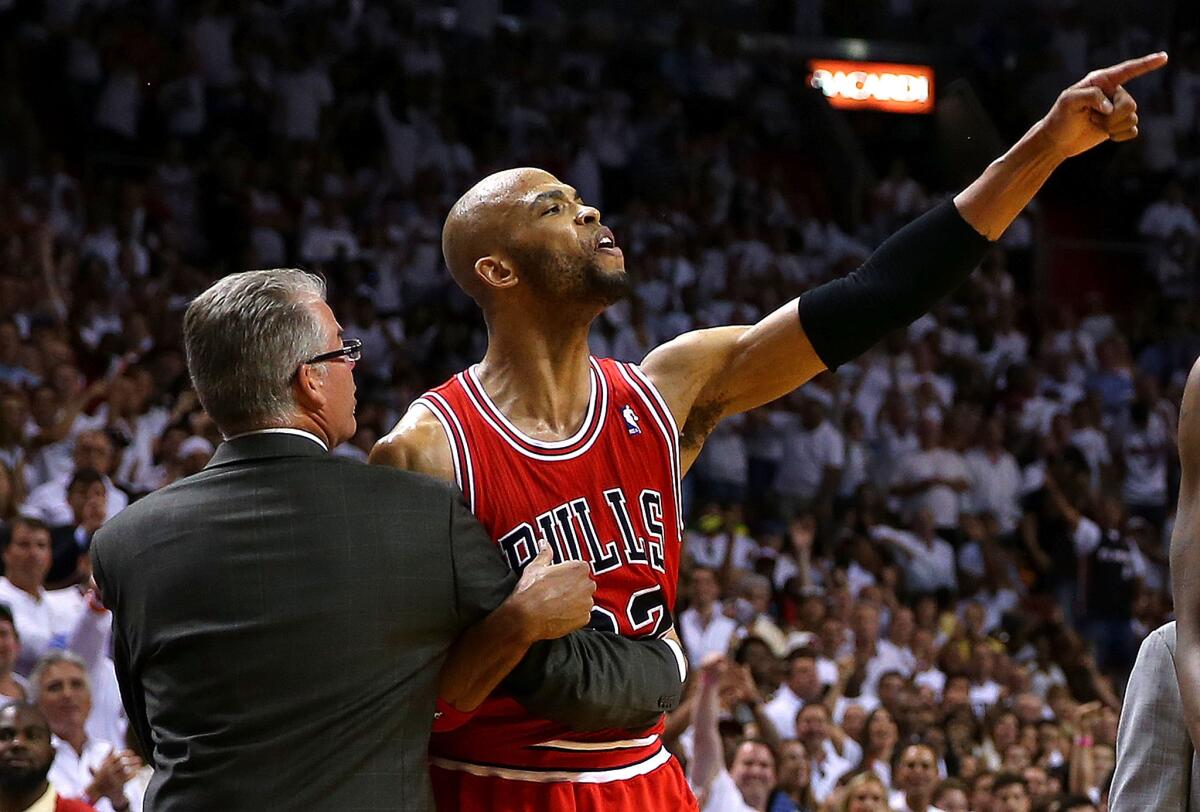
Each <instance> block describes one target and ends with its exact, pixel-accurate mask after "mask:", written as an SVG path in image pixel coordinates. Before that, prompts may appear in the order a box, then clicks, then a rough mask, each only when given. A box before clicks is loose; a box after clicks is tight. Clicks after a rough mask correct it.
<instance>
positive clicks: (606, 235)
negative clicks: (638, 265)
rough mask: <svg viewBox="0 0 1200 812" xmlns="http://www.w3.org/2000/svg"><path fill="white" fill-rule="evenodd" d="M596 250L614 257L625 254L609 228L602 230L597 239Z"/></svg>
mask: <svg viewBox="0 0 1200 812" xmlns="http://www.w3.org/2000/svg"><path fill="white" fill-rule="evenodd" d="M596 251H597V252H599V253H601V254H609V255H610V256H614V257H620V256H624V253H623V252H622V251H621V249H620V248H618V247H617V241H616V240H615V239H613V233H612V232H611V231H609V230H608V229H607V228H603V229H601V230H600V236H599V237H598V238H597V239H596Z"/></svg>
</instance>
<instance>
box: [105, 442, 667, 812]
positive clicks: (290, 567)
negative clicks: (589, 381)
mask: <svg viewBox="0 0 1200 812" xmlns="http://www.w3.org/2000/svg"><path fill="white" fill-rule="evenodd" d="M91 555H92V562H93V567H94V572H95V576H96V581H97V583H98V584H99V586H100V591H101V594H102V595H103V598H104V601H105V603H106V604H107V605H108V606H109V608H111V609H112V611H113V632H114V634H113V639H114V644H113V659H114V662H115V664H116V667H117V677H118V680H119V682H120V686H121V695H122V699H123V700H124V704H125V709H126V712H127V713H128V715H129V720H130V724H131V727H132V729H133V732H134V733H135V734H136V736H137V738H138V740H139V741H140V743H141V744H142V746H143V748H144V750H145V751H146V752H147V754H148V755H149V757H150V758H151V760H152V762H153V765H154V767H155V774H154V777H153V779H152V780H151V782H150V788H149V790H148V791H147V794H146V804H145V808H146V809H147V810H148V812H176V811H177V810H178V811H179V812H183V811H184V810H186V812H205V810H221V812H232V810H256V812H257V810H266V809H270V810H292V809H295V810H305V812H308V810H329V811H330V812H335V811H336V812H354V811H355V810H389V812H391V811H393V810H413V811H414V812H425V811H426V810H431V809H432V808H433V803H432V799H431V793H430V788H429V778H428V774H427V769H426V752H427V744H428V741H429V734H430V728H431V725H432V722H433V707H434V697H435V692H436V683H437V675H438V671H439V669H440V667H441V664H442V662H443V660H444V658H445V655H446V652H447V650H448V648H449V646H450V644H451V643H452V642H453V641H454V639H455V638H456V637H457V636H458V635H459V634H460V633H461V632H462V631H463V630H464V629H465V628H466V627H467V626H468V625H470V624H471V623H473V622H475V621H476V620H477V619H479V618H480V617H482V616H483V615H485V614H486V613H487V612H490V611H491V610H492V609H493V608H495V607H496V606H497V605H499V603H500V602H501V601H502V600H503V599H504V598H505V597H507V595H508V594H509V592H510V591H511V590H512V587H513V584H514V581H515V578H516V576H515V575H514V574H513V573H511V572H509V570H508V565H507V564H506V563H505V562H504V558H503V555H502V554H501V553H500V551H499V550H498V548H497V547H496V546H495V544H493V543H492V541H491V540H490V539H489V538H488V537H487V534H486V533H485V531H484V530H483V528H482V526H480V524H479V523H478V522H477V521H476V520H475V518H474V517H473V516H471V515H470V513H469V512H468V511H467V509H466V507H465V506H464V505H463V504H462V501H461V496H460V495H459V494H458V493H457V491H456V490H455V489H454V488H453V487H452V486H449V485H446V484H444V483H441V482H437V481H435V480H432V479H429V478H427V477H422V476H417V475H415V474H409V473H406V472H402V471H396V470H393V469H390V468H382V467H378V466H369V465H363V464H361V463H357V462H351V461H349V460H346V459H344V458H340V457H334V456H332V455H330V454H326V453H325V452H324V451H323V450H322V449H321V447H320V446H318V445H317V444H316V443H314V442H312V441H310V440H307V439H305V438H303V437H298V436H295V435H289V434H256V435H249V436H246V437H241V438H238V439H235V440H232V441H230V442H227V443H224V444H222V445H221V447H220V448H219V449H218V450H217V453H216V455H215V456H214V457H213V459H212V461H211V462H210V463H209V465H208V467H207V468H206V469H205V470H204V471H202V472H200V473H199V474H197V475H195V476H192V477H188V478H187V479H184V480H182V481H180V482H177V483H175V484H173V485H171V486H169V487H167V488H164V489H163V490H161V491H158V492H156V493H153V494H151V495H149V496H147V497H146V498H145V499H143V500H141V501H139V502H137V503H135V504H133V505H131V506H130V507H129V508H127V509H126V510H124V511H123V512H121V513H120V514H119V515H118V516H116V517H115V518H113V520H112V521H110V522H108V523H107V524H106V525H105V526H104V527H103V528H102V529H101V530H100V531H99V532H98V533H97V534H96V537H95V539H94V541H93V544H92V548H91ZM597 660H600V661H602V662H603V667H599V668H593V667H591V665H592V663H593V662H595V661H597ZM514 674H515V679H513V680H510V682H509V683H508V684H507V685H506V687H508V689H509V691H510V693H512V694H514V695H515V696H516V697H517V698H518V699H520V700H521V701H523V702H525V704H526V705H527V706H529V707H530V708H531V709H532V710H535V711H537V712H539V713H541V715H543V716H548V717H550V718H560V717H563V716H569V715H573V716H574V717H575V718H576V720H577V721H579V720H580V717H582V723H583V725H594V726H597V727H625V726H635V725H638V724H647V723H649V722H650V721H651V720H653V719H656V718H657V716H658V714H659V713H661V710H662V709H670V708H673V707H674V706H675V704H676V703H677V702H678V698H679V697H678V694H679V682H680V675H679V670H678V668H677V665H676V663H675V658H674V656H673V655H672V653H671V651H670V649H669V648H668V647H667V646H666V645H665V644H663V643H661V642H660V641H645V642H641V641H632V640H626V639H624V638H619V637H617V636H616V635H609V634H604V633H601V632H593V631H587V630H585V631H581V632H576V633H575V634H572V635H568V636H567V637H566V638H563V639H562V640H555V641H547V642H545V643H540V644H538V645H537V646H535V647H534V649H533V650H531V652H530V654H529V656H528V657H527V658H526V661H524V662H523V663H522V664H521V666H519V667H518V669H517V670H516V672H514Z"/></svg>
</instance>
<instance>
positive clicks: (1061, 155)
mask: <svg viewBox="0 0 1200 812" xmlns="http://www.w3.org/2000/svg"><path fill="white" fill-rule="evenodd" d="M1018 150H1022V151H1026V152H1028V153H1029V154H1031V155H1034V156H1036V157H1037V159H1038V160H1039V162H1044V161H1052V162H1053V163H1054V165H1055V166H1057V165H1058V164H1061V163H1062V162H1063V161H1065V160H1067V158H1070V157H1071V155H1070V152H1069V151H1068V150H1067V148H1066V145H1065V144H1064V143H1063V141H1062V140H1061V139H1060V138H1058V137H1057V136H1056V133H1055V128H1054V125H1053V124H1052V123H1051V122H1050V121H1049V116H1047V117H1046V118H1043V119H1041V120H1040V121H1038V122H1037V123H1036V124H1034V125H1033V126H1032V127H1030V128H1029V131H1028V132H1026V133H1025V137H1024V138H1022V139H1021V140H1020V141H1018V142H1017V144H1016V146H1014V147H1013V149H1012V150H1010V153H1012V152H1017V151H1018Z"/></svg>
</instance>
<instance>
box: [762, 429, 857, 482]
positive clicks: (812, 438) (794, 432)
mask: <svg viewBox="0 0 1200 812" xmlns="http://www.w3.org/2000/svg"><path fill="white" fill-rule="evenodd" d="M789 422H790V425H789V426H788V427H787V428H786V429H785V430H784V435H783V458H782V459H781V460H780V461H779V469H778V472H777V473H776V475H775V489H776V490H778V491H779V492H780V493H783V494H785V495H787V496H794V497H799V498H801V499H812V498H813V497H815V496H816V495H817V491H818V490H819V489H820V487H821V481H822V479H824V477H825V469H826V468H827V467H831V468H841V467H843V466H844V465H845V463H846V450H845V444H844V443H843V442H842V435H841V434H840V433H839V432H838V430H837V429H835V428H834V427H833V426H832V425H830V424H829V421H828V420H822V421H821V423H820V425H818V426H817V427H816V428H815V429H813V430H812V431H808V430H806V429H805V428H804V426H802V425H801V424H800V421H799V419H798V418H796V419H794V420H792V421H789Z"/></svg>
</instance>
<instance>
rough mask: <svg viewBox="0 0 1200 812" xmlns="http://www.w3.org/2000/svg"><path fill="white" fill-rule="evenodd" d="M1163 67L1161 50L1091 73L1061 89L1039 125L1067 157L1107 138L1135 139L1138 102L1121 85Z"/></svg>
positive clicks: (1058, 149)
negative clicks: (1060, 92)
mask: <svg viewBox="0 0 1200 812" xmlns="http://www.w3.org/2000/svg"><path fill="white" fill-rule="evenodd" d="M1165 64H1167V55H1166V54H1165V53H1163V52H1161V51H1160V52H1159V53H1156V54H1149V55H1147V56H1143V57H1141V58H1139V59H1130V60H1127V61H1125V62H1122V63H1121V64H1119V65H1113V66H1112V67H1111V68H1104V69H1103V70H1095V71H1092V72H1091V73H1089V74H1088V75H1087V76H1085V77H1083V78H1082V79H1081V80H1079V81H1078V82H1076V83H1075V84H1073V85H1071V86H1070V87H1069V88H1067V89H1066V90H1064V91H1063V92H1062V94H1061V95H1059V97H1058V100H1057V101H1056V102H1055V103H1054V106H1053V107H1051V108H1050V112H1049V113H1047V114H1046V117H1045V118H1044V119H1042V122H1041V125H1042V129H1043V131H1044V132H1045V135H1046V137H1047V138H1048V139H1049V141H1050V142H1051V143H1052V144H1053V145H1054V149H1055V151H1056V152H1057V153H1058V154H1059V155H1060V156H1061V157H1062V158H1070V157H1071V156H1073V155H1078V154H1079V153H1081V152H1086V151H1087V150H1089V149H1091V148H1092V147H1094V146H1096V145H1097V144H1100V143H1103V142H1104V141H1108V140H1110V139H1111V140H1113V141H1128V140H1130V139H1131V138H1136V137H1137V134H1138V128H1137V123H1138V117H1137V103H1136V102H1135V101H1134V100H1133V96H1130V95H1129V92H1128V91H1126V90H1125V88H1124V87H1123V85H1124V84H1125V83H1126V82H1128V81H1130V80H1132V79H1136V78H1137V77H1139V76H1142V75H1144V74H1147V73H1150V72H1151V71H1155V70H1158V69H1159V68H1161V67H1162V66H1163V65H1165Z"/></svg>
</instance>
